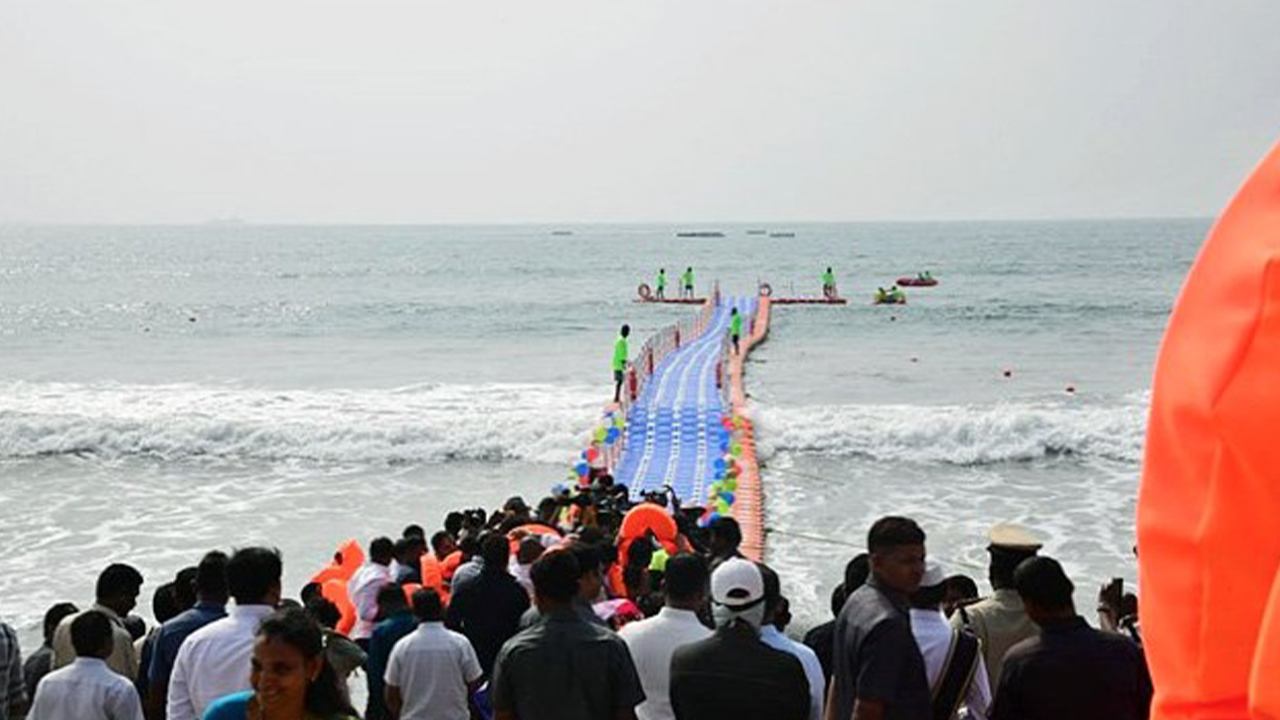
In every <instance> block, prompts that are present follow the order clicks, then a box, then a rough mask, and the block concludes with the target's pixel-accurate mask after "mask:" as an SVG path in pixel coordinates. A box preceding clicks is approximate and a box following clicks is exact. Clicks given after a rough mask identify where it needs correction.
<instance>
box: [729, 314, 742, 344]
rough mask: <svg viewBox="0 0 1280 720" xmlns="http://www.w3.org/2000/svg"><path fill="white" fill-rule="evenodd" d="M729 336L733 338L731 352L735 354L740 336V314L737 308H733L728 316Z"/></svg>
mask: <svg viewBox="0 0 1280 720" xmlns="http://www.w3.org/2000/svg"><path fill="white" fill-rule="evenodd" d="M729 336H730V337H732V338H733V354H734V355H737V354H738V338H740V337H742V316H741V315H739V314H738V308H734V309H733V314H732V315H730V316H729Z"/></svg>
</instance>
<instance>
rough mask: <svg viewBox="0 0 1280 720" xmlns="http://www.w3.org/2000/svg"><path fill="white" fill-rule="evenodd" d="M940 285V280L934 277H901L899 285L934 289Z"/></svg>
mask: <svg viewBox="0 0 1280 720" xmlns="http://www.w3.org/2000/svg"><path fill="white" fill-rule="evenodd" d="M937 284H938V279H937V278H934V277H919V276H917V277H900V278H898V285H901V286H902V287H933V286H934V285H937Z"/></svg>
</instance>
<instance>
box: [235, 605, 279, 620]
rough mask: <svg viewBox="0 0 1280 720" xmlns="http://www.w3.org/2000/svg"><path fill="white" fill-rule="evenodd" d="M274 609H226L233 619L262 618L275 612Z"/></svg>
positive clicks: (265, 607) (257, 606) (268, 606)
mask: <svg viewBox="0 0 1280 720" xmlns="http://www.w3.org/2000/svg"><path fill="white" fill-rule="evenodd" d="M275 610H276V609H275V608H274V607H272V606H270V605H258V604H253V605H239V604H236V605H232V606H231V607H229V608H227V614H228V615H230V616H231V617H234V618H240V617H245V618H258V619H261V618H264V617H266V616H268V615H270V614H271V613H273V612H275Z"/></svg>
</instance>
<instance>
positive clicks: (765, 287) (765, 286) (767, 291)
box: [760, 283, 773, 297]
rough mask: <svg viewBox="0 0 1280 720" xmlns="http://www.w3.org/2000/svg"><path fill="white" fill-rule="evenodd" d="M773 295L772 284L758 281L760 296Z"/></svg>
mask: <svg viewBox="0 0 1280 720" xmlns="http://www.w3.org/2000/svg"><path fill="white" fill-rule="evenodd" d="M772 295H773V286H772V285H770V284H769V283H760V297H771V296H772Z"/></svg>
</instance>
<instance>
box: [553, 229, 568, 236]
mask: <svg viewBox="0 0 1280 720" xmlns="http://www.w3.org/2000/svg"><path fill="white" fill-rule="evenodd" d="M551 234H552V235H572V234H573V231H572V230H552V231H551Z"/></svg>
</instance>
